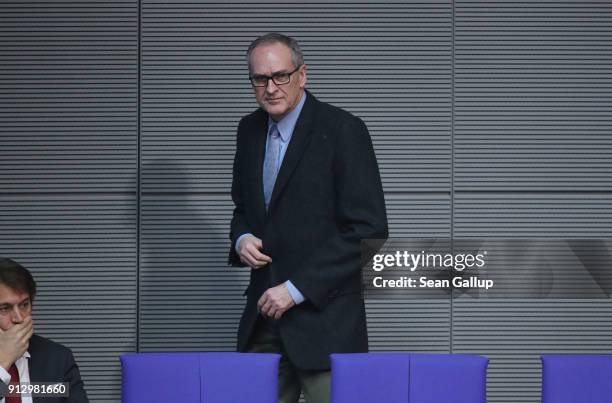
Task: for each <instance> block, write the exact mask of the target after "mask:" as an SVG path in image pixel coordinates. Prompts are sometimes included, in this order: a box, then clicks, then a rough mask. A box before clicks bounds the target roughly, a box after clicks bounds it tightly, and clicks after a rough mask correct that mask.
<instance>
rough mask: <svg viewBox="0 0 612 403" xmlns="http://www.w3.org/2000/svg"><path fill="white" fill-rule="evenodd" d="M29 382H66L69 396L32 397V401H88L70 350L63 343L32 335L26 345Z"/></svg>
mask: <svg viewBox="0 0 612 403" xmlns="http://www.w3.org/2000/svg"><path fill="white" fill-rule="evenodd" d="M28 351H29V352H30V355H31V357H30V358H29V361H28V367H29V370H30V382H31V383H38V382H67V383H68V384H69V385H70V386H69V388H70V389H69V393H70V396H69V397H68V398H64V397H45V398H41V397H34V398H33V401H34V403H88V402H89V400H88V399H87V394H86V393H85V389H84V387H83V381H82V380H81V375H80V373H79V368H78V367H77V364H76V362H75V361H74V357H73V355H72V351H70V349H69V348H67V347H64V346H63V345H61V344H59V343H56V342H54V341H51V340H49V339H46V338H44V337H41V336H37V335H33V336H32V338H31V339H30V346H29V347H28Z"/></svg>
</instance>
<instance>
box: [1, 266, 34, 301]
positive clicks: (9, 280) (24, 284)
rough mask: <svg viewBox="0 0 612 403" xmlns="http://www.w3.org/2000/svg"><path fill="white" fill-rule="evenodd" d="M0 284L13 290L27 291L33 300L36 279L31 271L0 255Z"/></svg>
mask: <svg viewBox="0 0 612 403" xmlns="http://www.w3.org/2000/svg"><path fill="white" fill-rule="evenodd" d="M0 284H4V285H5V286H7V287H8V288H10V289H11V290H14V291H20V292H27V293H28V294H29V295H30V300H31V301H34V297H35V296H36V281H34V277H32V273H30V272H29V270H28V269H26V268H25V267H23V266H22V265H20V264H19V263H17V262H16V261H14V260H12V259H9V258H3V257H0Z"/></svg>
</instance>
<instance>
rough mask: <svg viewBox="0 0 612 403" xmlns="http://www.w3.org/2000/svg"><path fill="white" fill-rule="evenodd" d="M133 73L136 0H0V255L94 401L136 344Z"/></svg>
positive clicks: (113, 387)
mask: <svg viewBox="0 0 612 403" xmlns="http://www.w3.org/2000/svg"><path fill="white" fill-rule="evenodd" d="M137 71H138V6H137V2H136V1H132V0H131V1H116V0H110V1H104V2H95V1H81V2H74V1H72V2H67V1H44V2H41V1H39V2H34V1H15V2H13V1H2V2H1V3H0V189H1V190H0V256H9V257H13V258H14V259H16V260H17V261H19V262H21V263H23V264H24V265H25V266H26V267H28V268H30V269H31V270H32V272H33V273H34V276H35V277H36V279H37V281H38V284H39V295H38V298H37V300H36V304H35V306H34V312H35V313H34V320H35V329H36V331H37V332H38V333H40V334H41V335H44V336H48V337H50V338H52V339H54V340H56V341H58V342H61V343H64V344H65V345H67V346H68V347H70V348H72V349H73V351H74V353H75V356H76V358H77V360H78V363H79V365H80V367H81V371H82V375H83V378H84V380H85V383H86V388H87V391H88V392H89V396H90V398H91V400H92V402H109V401H118V399H119V385H120V371H119V362H118V355H119V354H120V353H121V352H125V351H134V349H135V348H136V321H135V319H136V293H135V290H136V212H137V206H136V184H137V175H136V173H137V155H138V148H137V123H138V113H137V108H138V104H137V102H138V101H137V100H138V97H137V89H138V81H137V80H138V74H137Z"/></svg>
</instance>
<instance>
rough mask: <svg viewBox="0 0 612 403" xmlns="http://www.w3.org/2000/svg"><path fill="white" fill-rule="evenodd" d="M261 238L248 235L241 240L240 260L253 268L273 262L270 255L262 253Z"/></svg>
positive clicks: (239, 246)
mask: <svg viewBox="0 0 612 403" xmlns="http://www.w3.org/2000/svg"><path fill="white" fill-rule="evenodd" d="M261 248H262V244H261V239H259V238H257V237H256V236H254V235H247V236H245V237H244V238H242V239H241V240H240V245H238V256H240V261H241V262H242V263H244V264H246V265H247V266H250V267H252V268H253V269H259V268H262V267H264V266H265V265H267V264H268V263H271V262H272V258H271V257H270V256H267V255H264V254H263V253H261V252H260V251H261Z"/></svg>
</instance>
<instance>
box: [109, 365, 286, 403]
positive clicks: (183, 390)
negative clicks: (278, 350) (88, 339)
mask: <svg viewBox="0 0 612 403" xmlns="http://www.w3.org/2000/svg"><path fill="white" fill-rule="evenodd" d="M279 359H280V356H279V355H277V354H244V353H134V354H123V355H122V356H121V367H122V400H121V401H122V402H123V403H150V402H180V403H236V402H249V403H277V402H278V362H279Z"/></svg>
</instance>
